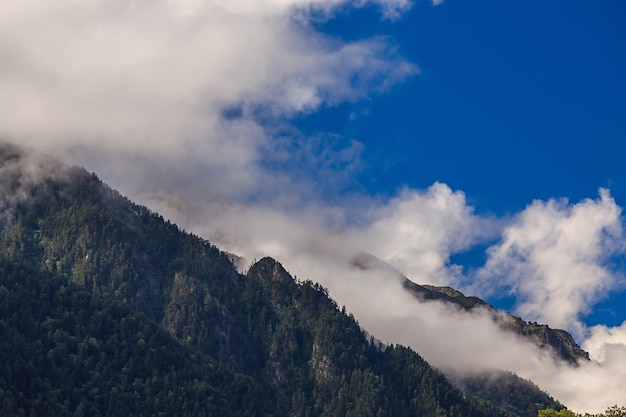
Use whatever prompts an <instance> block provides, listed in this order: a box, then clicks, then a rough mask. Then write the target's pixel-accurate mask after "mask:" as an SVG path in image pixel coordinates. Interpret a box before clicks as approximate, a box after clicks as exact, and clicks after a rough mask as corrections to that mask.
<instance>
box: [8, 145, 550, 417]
mask: <svg viewBox="0 0 626 417" xmlns="http://www.w3.org/2000/svg"><path fill="white" fill-rule="evenodd" d="M24 157H25V156H24V154H23V151H21V150H19V149H16V148H13V147H4V148H2V149H1V150H0V164H1V165H0V167H1V168H0V191H1V192H2V194H1V196H0V208H1V209H2V213H0V214H1V216H0V219H2V222H3V223H2V227H1V228H0V254H1V255H0V357H1V358H2V360H1V361H0V366H2V370H1V371H0V414H2V415H25V416H31V415H46V416H48V415H81V413H82V415H112V414H117V415H129V416H130V415H208V416H210V415H215V416H223V415H231V416H237V415H245V416H531V415H532V416H533V417H534V416H536V415H537V410H539V409H542V408H554V409H557V410H559V409H561V408H562V406H561V405H560V404H558V403H557V402H555V401H554V400H553V399H552V398H550V397H549V396H548V395H547V394H545V393H543V392H541V391H539V390H538V389H537V388H536V387H530V388H528V390H526V391H517V390H515V389H513V390H511V393H509V394H508V397H507V398H508V401H507V407H503V406H502V404H501V403H500V401H499V397H498V395H501V393H495V394H494V392H492V391H490V390H482V391H481V390H480V389H476V388H475V387H471V386H469V385H467V384H466V386H464V387H462V388H464V390H461V389H459V388H458V387H457V386H455V385H453V384H452V383H451V382H450V381H449V380H448V379H446V377H444V376H443V375H442V374H441V373H440V372H438V371H437V370H435V369H433V368H432V367H430V366H429V365H428V364H427V363H426V362H425V361H424V360H423V359H422V358H421V357H420V356H419V354H417V353H416V352H414V351H412V350H411V349H408V348H405V347H402V346H387V345H381V344H379V343H377V342H376V341H375V340H373V339H372V338H369V337H368V336H366V334H365V333H364V332H363V331H362V329H361V328H360V327H359V325H358V323H357V322H356V320H355V319H354V317H352V316H351V315H348V314H346V313H345V310H344V309H342V308H340V307H339V306H338V305H337V304H336V303H335V302H334V301H333V300H332V299H331V298H330V297H329V296H328V293H327V291H326V290H325V289H324V288H322V287H321V286H319V285H317V284H315V283H313V282H310V281H303V282H299V281H296V280H294V279H293V278H292V277H291V276H290V275H289V274H288V273H287V272H286V271H285V270H284V269H283V267H282V266H281V265H280V263H278V262H276V261H274V260H273V259H270V258H265V259H262V260H260V261H259V262H257V263H256V264H254V265H253V266H252V267H251V268H250V270H249V271H248V273H247V274H246V275H245V276H244V275H241V274H239V273H238V272H237V270H236V269H235V267H234V266H233V265H232V263H231V261H230V259H229V256H228V255H227V254H225V253H223V252H221V251H220V250H219V249H218V248H216V247H215V246H213V245H211V244H210V243H209V242H207V241H206V240H203V239H201V238H199V237H197V236H194V235H191V234H188V233H185V232H183V231H181V230H179V229H178V228H177V227H176V226H175V225H173V224H171V223H169V222H167V221H164V219H163V218H162V217H161V216H159V215H158V214H156V213H153V212H151V211H150V210H148V209H146V208H145V207H141V206H137V205H135V204H133V203H131V202H130V201H128V200H127V199H126V198H124V197H122V196H121V195H119V194H118V193H117V192H115V191H113V190H111V189H110V188H109V187H107V186H106V185H104V184H103V183H102V182H101V181H100V180H99V179H98V178H97V177H96V176H95V175H93V174H89V173H87V172H86V171H85V170H83V169H81V168H66V167H63V166H60V165H59V164H57V163H55V162H53V161H49V160H43V161H42V162H41V163H40V164H39V165H40V166H46V167H50V166H52V167H54V170H55V171H54V175H49V176H45V175H44V176H40V177H41V178H37V179H36V180H34V179H33V175H32V173H30V174H27V171H25V170H24V169H23V168H22V165H23V159H24ZM40 158H41V157H40ZM518 394H519V395H518Z"/></svg>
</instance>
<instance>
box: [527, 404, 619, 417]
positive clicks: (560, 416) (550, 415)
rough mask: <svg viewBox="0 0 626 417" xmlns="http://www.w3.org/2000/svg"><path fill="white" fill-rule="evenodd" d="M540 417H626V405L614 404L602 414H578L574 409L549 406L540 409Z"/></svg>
mask: <svg viewBox="0 0 626 417" xmlns="http://www.w3.org/2000/svg"><path fill="white" fill-rule="evenodd" d="M538 416H539V417H626V407H620V406H618V405H613V406H611V407H609V408H607V409H606V411H605V412H604V413H602V414H589V413H585V414H576V413H574V412H573V411H570V410H568V409H562V410H560V411H556V410H554V409H551V408H548V409H545V410H540V411H539V414H538Z"/></svg>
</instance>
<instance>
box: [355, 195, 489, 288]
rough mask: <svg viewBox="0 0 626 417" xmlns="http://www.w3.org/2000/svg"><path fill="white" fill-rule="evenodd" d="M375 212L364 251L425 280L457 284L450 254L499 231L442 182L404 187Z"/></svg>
mask: <svg viewBox="0 0 626 417" xmlns="http://www.w3.org/2000/svg"><path fill="white" fill-rule="evenodd" d="M375 211H376V214H377V217H376V218H375V220H374V221H373V223H372V224H371V225H369V226H368V228H367V230H366V231H365V236H366V237H367V239H366V240H365V242H367V247H366V248H365V249H366V250H368V251H370V252H371V253H374V254H376V255H377V256H379V257H380V258H382V259H384V260H385V261H387V262H389V263H390V264H392V265H394V266H395V267H396V268H398V269H399V270H400V271H402V272H403V273H405V274H406V275H408V276H409V277H411V279H413V280H415V281H416V282H420V283H425V284H426V283H430V284H439V285H455V284H458V282H457V277H456V275H458V274H459V273H460V270H459V269H458V268H455V267H454V266H450V265H448V262H449V258H450V255H451V254H454V253H458V252H462V251H464V250H466V249H468V248H469V247H470V246H471V245H473V244H475V243H477V242H479V241H481V240H484V239H485V238H487V237H490V236H491V235H492V234H493V233H494V232H495V231H496V228H495V224H496V222H495V221H493V219H487V218H481V217H479V216H477V215H475V214H474V209H473V208H472V207H471V206H468V205H467V202H466V200H465V195H464V194H463V192H462V191H458V190H457V191H452V190H451V189H450V187H448V186H447V185H446V184H442V183H435V184H433V185H432V186H431V187H430V188H428V190H426V191H424V192H420V191H416V190H404V191H403V192H402V193H401V194H400V195H399V196H398V197H396V198H394V199H392V200H391V201H389V202H388V203H386V204H385V205H383V206H381V207H379V208H377V209H376V210H375ZM365 242H364V243H365Z"/></svg>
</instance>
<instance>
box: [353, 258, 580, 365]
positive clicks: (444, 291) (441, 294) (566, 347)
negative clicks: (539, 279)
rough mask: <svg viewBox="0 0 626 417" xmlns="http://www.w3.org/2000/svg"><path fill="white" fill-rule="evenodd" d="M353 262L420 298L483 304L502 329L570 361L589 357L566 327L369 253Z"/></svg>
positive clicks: (470, 306) (467, 305)
mask: <svg viewBox="0 0 626 417" xmlns="http://www.w3.org/2000/svg"><path fill="white" fill-rule="evenodd" d="M352 263H353V265H354V266H356V267H358V268H360V269H363V270H368V269H379V270H383V271H387V272H391V273H392V274H393V275H396V276H397V277H398V279H399V280H401V282H402V285H403V287H404V288H405V289H406V290H407V291H408V292H409V293H411V294H412V295H414V296H415V298H416V299H417V300H418V301H420V302H431V301H435V302H443V303H447V304H449V305H452V306H454V307H457V308H459V309H461V310H465V311H471V310H473V309H475V308H482V309H484V310H486V311H487V312H488V313H489V314H490V315H491V317H492V319H493V320H494V322H496V323H498V325H499V326H500V327H501V328H502V329H503V330H505V331H507V332H510V333H513V334H515V335H517V336H519V337H521V338H523V339H526V340H528V341H530V342H532V343H534V344H535V345H537V346H538V347H540V348H542V349H544V350H549V351H551V352H552V353H553V355H554V356H555V357H557V358H558V359H561V360H564V361H565V362H567V363H569V364H572V365H576V364H577V363H578V361H580V360H585V361H588V360H589V354H588V353H587V352H585V351H584V350H583V349H582V348H581V347H580V346H578V345H577V344H576V342H575V341H574V338H573V337H572V335H570V334H569V333H568V332H566V331H565V330H561V329H552V328H550V327H549V326H547V325H545V324H537V323H534V322H528V321H525V320H523V319H522V318H520V317H516V316H514V315H512V314H511V313H509V312H506V311H500V310H497V309H496V308H494V307H493V306H491V305H489V304H488V303H487V302H485V301H484V300H482V299H480V298H478V297H474V296H465V295H464V294H463V293H461V292H460V291H457V290H455V289H454V288H450V287H445V286H444V287H437V286H433V285H419V284H416V283H414V282H413V281H411V280H410V279H409V278H407V277H406V276H404V275H403V274H402V273H401V272H400V271H398V270H396V269H394V268H393V267H392V266H391V265H389V264H387V263H385V262H384V261H382V260H380V259H378V258H376V257H375V256H373V255H371V254H368V253H360V254H358V255H357V256H355V257H354V259H353V261H352Z"/></svg>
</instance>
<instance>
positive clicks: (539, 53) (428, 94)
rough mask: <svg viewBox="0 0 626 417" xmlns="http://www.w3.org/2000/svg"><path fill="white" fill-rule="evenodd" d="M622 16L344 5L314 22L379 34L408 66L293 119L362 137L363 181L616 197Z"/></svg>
mask: <svg viewBox="0 0 626 417" xmlns="http://www.w3.org/2000/svg"><path fill="white" fill-rule="evenodd" d="M624 19H626V5H625V4H624V3H623V2H620V1H600V2H589V1H530V2H506V1H482V2H478V3H477V2H467V1H464V2H461V1H446V2H444V3H442V4H440V5H439V6H437V7H432V6H431V5H430V4H429V3H427V2H423V1H422V2H418V3H417V4H416V5H415V6H414V7H413V8H412V9H411V10H410V11H409V12H408V13H406V15H404V16H403V17H402V18H401V19H400V20H398V21H380V20H379V16H377V15H376V12H375V11H374V10H371V9H367V10H351V11H349V12H347V13H345V14H344V15H342V16H339V17H337V18H336V19H334V20H332V21H330V22H327V23H326V24H325V25H322V29H323V30H325V31H327V33H330V34H332V35H334V36H340V37H345V38H352V37H360V36H362V35H363V34H364V32H369V31H371V32H373V33H378V34H384V35H386V36H390V37H391V38H392V40H393V43H395V44H396V45H397V47H398V48H399V51H400V53H401V54H402V55H403V56H405V57H407V58H408V59H409V60H410V61H411V62H414V63H416V64H417V65H418V66H419V68H420V70H421V72H422V73H421V74H420V75H418V76H416V77H413V78H412V79H410V80H408V81H406V82H404V83H402V84H401V85H399V86H397V87H396V88H394V89H393V90H392V91H391V92H389V93H387V94H384V95H382V96H379V97H375V98H374V99H372V100H371V101H368V102H365V103H364V102H357V103H351V104H346V105H344V106H340V108H332V109H329V110H327V111H322V112H321V114H314V115H312V116H311V117H310V118H309V119H308V120H305V121H303V126H306V127H308V128H309V129H320V128H322V129H328V130H329V131H333V132H336V133H338V134H340V135H342V136H344V137H354V138H358V140H360V141H362V142H363V143H364V144H365V155H364V158H365V159H366V161H368V168H369V169H367V170H366V171H365V172H364V173H363V174H362V177H361V178H360V179H361V181H362V184H363V185H364V186H365V187H367V189H368V190H369V191H370V192H383V193H385V192H389V190H390V189H391V190H393V189H395V188H397V187H399V186H401V185H408V186H411V187H418V188H424V187H426V186H428V185H430V184H432V183H433V182H434V181H443V182H445V183H447V184H449V185H450V186H451V187H452V188H458V189H462V190H464V191H465V192H466V194H467V195H468V198H470V200H471V202H472V203H473V204H474V205H475V206H476V207H477V208H478V209H479V210H481V211H482V210H484V211H493V212H495V213H497V214H506V213H510V212H514V211H517V210H519V209H520V208H522V207H524V205H526V204H528V203H529V202H530V201H532V200H533V199H536V198H538V199H547V198H550V197H562V196H564V197H569V198H571V199H572V200H579V199H581V198H585V197H589V196H593V195H594V194H595V193H596V191H597V189H598V187H609V188H610V189H611V191H612V193H613V194H614V195H615V197H616V199H617V200H618V201H624V200H626V173H625V170H624V167H623V162H622V160H623V158H622V154H623V152H622V151H623V146H624V145H623V142H624V138H626V76H624V74H626V25H624ZM371 32H370V33H371ZM365 112H367V114H366V115H363V113H365ZM351 113H356V114H357V115H358V116H357V117H356V118H355V119H354V120H351V119H350V117H349V115H350V114H351ZM307 122H308V123H307Z"/></svg>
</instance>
